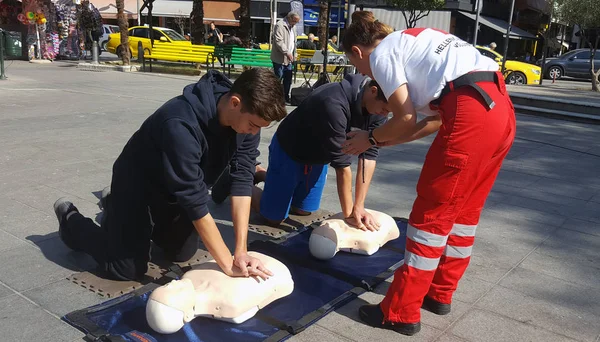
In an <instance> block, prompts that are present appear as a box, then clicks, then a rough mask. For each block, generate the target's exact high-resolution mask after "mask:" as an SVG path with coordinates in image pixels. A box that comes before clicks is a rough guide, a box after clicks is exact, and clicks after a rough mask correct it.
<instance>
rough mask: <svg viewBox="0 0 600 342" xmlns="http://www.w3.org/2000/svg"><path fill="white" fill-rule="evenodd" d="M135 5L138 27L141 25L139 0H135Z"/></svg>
mask: <svg viewBox="0 0 600 342" xmlns="http://www.w3.org/2000/svg"><path fill="white" fill-rule="evenodd" d="M135 5H136V8H137V23H138V26H140V25H142V18H141V15H140V0H137V1H136V3H135Z"/></svg>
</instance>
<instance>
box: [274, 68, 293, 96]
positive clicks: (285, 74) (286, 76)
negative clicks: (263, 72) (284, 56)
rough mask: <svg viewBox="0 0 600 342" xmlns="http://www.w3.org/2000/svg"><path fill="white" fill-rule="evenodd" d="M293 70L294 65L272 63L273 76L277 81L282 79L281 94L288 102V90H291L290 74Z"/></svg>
mask: <svg viewBox="0 0 600 342" xmlns="http://www.w3.org/2000/svg"><path fill="white" fill-rule="evenodd" d="M293 70H294V65H293V64H292V63H290V64H288V65H283V64H278V63H273V71H275V75H276V76H277V77H279V79H280V80H281V79H283V94H284V96H285V100H286V101H288V102H289V100H290V88H292V72H293Z"/></svg>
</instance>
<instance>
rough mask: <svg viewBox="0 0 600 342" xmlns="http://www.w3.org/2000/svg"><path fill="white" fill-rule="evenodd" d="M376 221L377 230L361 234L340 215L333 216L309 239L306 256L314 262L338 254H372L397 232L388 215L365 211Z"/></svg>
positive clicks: (359, 230) (361, 231)
mask: <svg viewBox="0 0 600 342" xmlns="http://www.w3.org/2000/svg"><path fill="white" fill-rule="evenodd" d="M367 212H369V213H371V215H373V217H374V218H375V219H376V220H377V221H378V222H379V224H380V227H379V230H377V231H373V232H371V231H363V230H362V229H358V228H356V227H353V226H350V225H349V224H347V223H346V221H344V216H343V213H339V214H336V215H334V216H332V217H330V218H328V219H327V220H324V221H323V223H321V225H320V226H319V227H317V228H315V229H314V230H313V231H312V233H311V235H310V240H309V243H308V245H309V249H310V253H311V254H312V255H313V256H314V257H315V258H318V259H323V260H327V259H331V258H333V257H334V256H335V254H336V253H337V252H338V251H343V252H350V253H355V254H364V255H372V254H374V253H375V252H377V251H378V250H379V247H381V246H383V245H385V244H386V243H387V242H388V241H391V240H394V239H397V238H398V237H399V236H400V231H399V230H398V226H397V225H396V221H395V220H394V219H393V218H392V217H391V216H389V215H387V214H384V213H381V212H379V211H375V210H369V209H367Z"/></svg>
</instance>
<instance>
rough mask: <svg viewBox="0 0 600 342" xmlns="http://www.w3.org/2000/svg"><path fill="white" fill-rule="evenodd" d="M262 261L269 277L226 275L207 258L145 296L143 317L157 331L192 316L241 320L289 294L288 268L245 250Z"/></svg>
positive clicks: (291, 284) (176, 325) (179, 324)
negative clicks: (268, 271) (269, 272)
mask: <svg viewBox="0 0 600 342" xmlns="http://www.w3.org/2000/svg"><path fill="white" fill-rule="evenodd" d="M248 254H249V255H251V256H253V257H255V258H257V259H259V260H260V261H262V263H263V265H264V266H265V267H266V268H267V269H269V270H270V271H271V272H272V273H273V276H271V277H269V279H267V280H263V279H260V278H254V277H249V278H243V277H241V278H238V277H235V278H234V277H229V276H227V275H226V274H225V273H223V271H221V269H220V268H219V266H218V265H217V263H216V262H214V261H210V262H206V263H203V264H201V265H198V266H195V267H194V269H193V270H191V271H188V272H186V273H185V274H184V275H183V277H182V278H181V280H173V281H171V282H170V283H168V284H166V285H163V286H161V287H159V288H157V289H156V290H154V292H152V294H150V298H148V303H147V305H146V320H147V321H148V325H150V327H151V328H152V329H154V330H155V331H156V332H159V333H161V334H172V333H175V332H177V331H178V330H179V329H181V328H182V327H183V326H184V324H185V323H187V322H190V321H191V320H193V319H194V318H196V317H199V316H202V317H210V318H214V319H218V320H222V321H227V322H231V323H236V324H239V323H243V322H244V321H246V320H248V319H249V318H252V317H253V316H254V315H255V314H256V312H257V311H258V310H259V309H261V308H263V307H265V306H266V305H268V304H270V303H271V302H273V301H275V300H277V299H279V298H282V297H285V296H287V295H289V294H290V293H292V291H293V289H294V282H293V280H292V276H291V274H290V271H289V270H288V268H287V267H286V266H285V265H284V264H282V263H281V262H280V261H278V260H276V259H273V258H272V257H270V256H267V255H264V254H261V253H257V252H248Z"/></svg>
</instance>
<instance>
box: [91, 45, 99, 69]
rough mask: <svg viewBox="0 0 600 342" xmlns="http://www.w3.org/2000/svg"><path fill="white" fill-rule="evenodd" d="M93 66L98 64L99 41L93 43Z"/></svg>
mask: <svg viewBox="0 0 600 342" xmlns="http://www.w3.org/2000/svg"><path fill="white" fill-rule="evenodd" d="M92 64H98V41H96V40H93V41H92Z"/></svg>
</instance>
